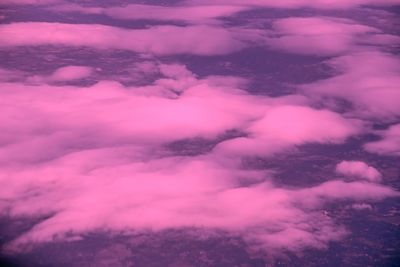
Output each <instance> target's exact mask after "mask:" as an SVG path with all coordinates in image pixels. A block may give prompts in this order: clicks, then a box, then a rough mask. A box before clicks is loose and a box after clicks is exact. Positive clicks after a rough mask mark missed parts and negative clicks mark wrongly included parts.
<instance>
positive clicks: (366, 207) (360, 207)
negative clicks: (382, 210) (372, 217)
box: [351, 203, 372, 210]
mask: <svg viewBox="0 0 400 267" xmlns="http://www.w3.org/2000/svg"><path fill="white" fill-rule="evenodd" d="M351 207H352V208H353V209H355V210H372V206H371V205H369V204H365V203H362V204H353V205H351Z"/></svg>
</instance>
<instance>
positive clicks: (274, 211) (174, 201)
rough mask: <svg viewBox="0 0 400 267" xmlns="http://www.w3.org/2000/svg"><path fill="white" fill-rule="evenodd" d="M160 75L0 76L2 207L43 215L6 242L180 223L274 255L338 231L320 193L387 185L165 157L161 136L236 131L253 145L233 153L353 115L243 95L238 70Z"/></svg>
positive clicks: (355, 128)
mask: <svg viewBox="0 0 400 267" xmlns="http://www.w3.org/2000/svg"><path fill="white" fill-rule="evenodd" d="M142 67H143V66H142ZM143 68H144V70H146V67H143ZM62 70H63V69H62ZM64 70H65V69H64ZM64 70H63V71H64ZM67 70H68V69H67ZM73 70H76V69H74V68H73ZM63 71H61V72H63ZM159 71H160V73H161V74H162V75H163V77H162V78H160V80H163V79H164V82H160V81H159V80H156V81H155V82H154V83H153V84H151V85H147V86H144V87H124V86H122V85H121V84H118V83H116V82H112V81H102V82H99V83H98V84H96V85H93V86H90V87H78V86H54V85H46V84H41V85H36V86H33V85H26V84H20V83H2V84H0V88H1V94H2V98H1V100H0V101H1V109H2V112H1V113H0V122H1V125H7V130H4V131H2V132H1V134H0V167H1V170H2V172H1V175H0V182H1V183H2V184H6V185H7V186H4V187H2V188H0V199H1V201H0V210H1V214H3V215H7V216H10V217H19V218H40V217H46V219H43V220H42V221H40V222H39V223H37V224H36V225H35V226H34V227H33V228H32V229H31V230H29V231H27V232H25V233H24V234H22V235H21V236H19V237H17V238H16V239H15V240H13V241H11V242H10V243H8V244H7V245H6V247H5V248H4V249H6V250H7V251H9V252H10V251H14V252H16V251H19V252H21V251H24V249H26V247H25V246H26V245H27V244H35V243H37V242H50V241H52V240H68V239H70V238H71V237H73V238H77V237H79V236H81V235H83V234H86V233H88V232H92V231H106V232H109V231H111V232H114V231H115V232H118V233H126V234H129V233H131V231H141V230H146V231H147V230H153V231H158V230H163V229H169V228H181V227H196V228H200V229H204V231H213V230H215V229H218V230H223V231H226V232H229V233H231V234H233V235H239V236H241V237H243V238H244V239H245V240H246V241H247V242H248V244H249V245H251V246H252V247H257V248H262V249H268V250H269V251H271V253H273V251H275V250H281V249H286V250H292V251H297V250H302V249H304V248H308V247H313V248H326V247H327V245H328V243H329V242H330V241H335V240H339V239H341V238H343V236H344V235H345V234H346V230H344V228H343V226H341V225H338V224H336V223H335V221H334V220H333V219H332V218H330V217H327V216H325V215H323V213H322V212H321V210H320V209H321V208H322V207H323V205H324V203H329V202H332V201H337V200H340V201H342V200H343V201H350V202H352V201H378V200H380V199H383V198H386V197H395V196H397V195H398V194H397V192H396V191H394V190H393V189H391V188H390V187H385V186H382V185H379V184H373V183H366V182H351V183H346V182H343V181H330V182H326V183H322V184H320V185H315V186H310V187H307V186H304V187H299V188H290V189H289V188H285V187H279V186H276V185H274V183H273V177H271V175H270V173H269V172H268V170H266V171H255V170H244V169H242V168H241V167H240V164H238V162H237V159H238V158H237V157H232V156H233V155H232V154H233V153H230V152H229V153H220V151H218V149H216V150H215V151H211V152H209V153H202V154H200V155H198V156H191V157H185V156H174V153H173V152H172V151H168V149H167V148H166V147H165V145H166V144H168V143H169V142H173V141H177V140H185V139H191V138H192V139H194V138H196V137H202V138H206V139H209V140H216V139H218V136H220V135H223V134H226V132H227V131H229V130H233V129H236V130H238V131H244V133H245V134H247V135H248V137H247V139H248V140H252V141H251V142H254V144H255V145H254V147H253V146H249V145H248V144H245V145H241V146H237V147H238V148H240V149H241V150H240V151H235V153H236V156H241V155H243V154H248V155H257V154H262V155H265V154H267V155H269V154H270V153H271V151H281V150H282V149H284V148H290V147H292V146H294V145H300V144H304V143H310V142H316V143H336V142H342V141H343V140H344V139H345V138H347V137H348V136H350V135H353V134H357V133H358V132H359V131H360V129H361V128H360V127H361V125H359V122H357V121H353V120H348V119H344V118H343V117H341V116H340V115H339V114H337V113H333V112H330V111H327V110H316V109H312V108H310V107H306V106H302V105H301V104H302V103H303V104H304V103H306V102H305V100H304V98H302V97H299V96H287V97H280V98H269V97H267V96H252V95H249V94H247V93H246V92H244V91H242V90H239V89H237V88H235V87H232V86H235V85H240V84H243V80H241V79H237V78H232V77H221V76H211V77H206V78H204V79H199V78H197V77H196V75H194V74H193V73H191V72H190V71H189V70H188V69H187V68H185V67H184V66H182V65H178V64H171V65H166V64H160V65H159ZM57 72H59V70H57V71H56V73H57ZM72 73H73V74H75V71H72ZM67 74H68V75H69V74H70V73H69V71H67ZM68 75H67V76H68ZM61 76H62V77H65V76H64V75H61ZM165 79H167V80H168V79H171V80H173V81H175V82H176V83H177V84H179V85H180V87H179V90H177V88H178V87H176V84H173V83H172V86H171V85H170V84H169V83H165ZM146 90H147V91H149V92H147V94H144V93H143V92H144V91H146ZM171 90H172V91H173V92H172V91H171ZM162 91H163V92H170V94H166V93H164V94H160V92H162ZM152 92H153V93H152ZM229 142H230V141H224V142H222V143H221V144H220V145H221V146H222V147H223V146H225V145H226V144H227V143H229ZM231 142H237V139H232V140H231ZM247 142H250V141H247ZM224 144H225V145H224ZM273 144H277V145H276V147H274V145H273ZM236 145H237V144H236ZM270 147H272V148H273V149H270ZM256 148H257V149H256ZM226 151H227V150H225V151H224V152H226Z"/></svg>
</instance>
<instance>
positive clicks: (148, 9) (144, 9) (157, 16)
mask: <svg viewBox="0 0 400 267" xmlns="http://www.w3.org/2000/svg"><path fill="white" fill-rule="evenodd" d="M49 9H51V10H56V11H64V12H82V13H89V14H105V15H107V16H110V17H113V18H117V19H127V20H135V19H149V20H164V21H177V20H178V21H185V22H190V23H215V22H217V21H216V20H215V19H216V18H220V17H227V16H231V15H233V14H235V13H238V12H240V11H243V10H246V9H248V8H247V7H243V6H231V5H226V6H223V5H211V6H204V5H201V6H174V7H166V6H155V5H137V4H131V5H126V6H123V7H119V6H116V7H109V8H97V7H82V6H79V5H76V4H66V5H59V6H53V7H50V8H49Z"/></svg>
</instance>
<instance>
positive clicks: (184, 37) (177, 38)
mask: <svg viewBox="0 0 400 267" xmlns="http://www.w3.org/2000/svg"><path fill="white" fill-rule="evenodd" d="M204 35H207V38H204ZM82 36H85V38H82ZM35 45H68V46H88V47H94V48H98V49H109V48H113V49H124V50H130V51H135V52H139V53H153V54H158V55H164V54H195V55H220V54H228V53H231V52H234V51H238V50H240V49H241V48H243V47H244V44H243V43H242V42H241V41H239V40H237V39H235V38H234V36H233V34H232V33H231V32H230V31H229V30H226V29H223V28H216V27H211V26H188V27H178V26H154V27H151V28H148V29H140V30H128V29H122V28H117V27H111V26H104V25H99V24H63V23H47V22H21V23H12V24H5V25H0V46H2V47H9V46H35Z"/></svg>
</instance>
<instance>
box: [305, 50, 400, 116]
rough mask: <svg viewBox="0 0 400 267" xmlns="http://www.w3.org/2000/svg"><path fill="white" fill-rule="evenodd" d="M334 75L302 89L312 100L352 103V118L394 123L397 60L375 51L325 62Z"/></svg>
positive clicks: (399, 91)
mask: <svg viewBox="0 0 400 267" xmlns="http://www.w3.org/2000/svg"><path fill="white" fill-rule="evenodd" d="M327 64H329V65H330V66H332V67H333V68H335V69H336V70H337V71H338V72H342V74H339V75H337V76H334V77H332V78H329V79H325V80H320V81H317V82H315V83H312V84H309V85H304V86H302V88H303V89H305V92H306V93H307V94H309V95H310V96H312V97H317V96H322V97H328V98H329V97H331V98H342V99H345V100H347V101H350V102H351V103H352V104H353V110H352V111H350V112H351V115H353V116H357V117H362V118H371V119H384V120H394V119H395V118H396V116H399V115H400V105H399V101H398V99H400V87H399V84H400V78H399V76H398V73H400V60H399V58H397V57H396V56H394V55H391V54H386V53H382V52H378V51H368V52H360V53H353V54H351V55H347V56H342V57H337V58H334V59H332V60H330V61H328V62H327Z"/></svg>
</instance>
